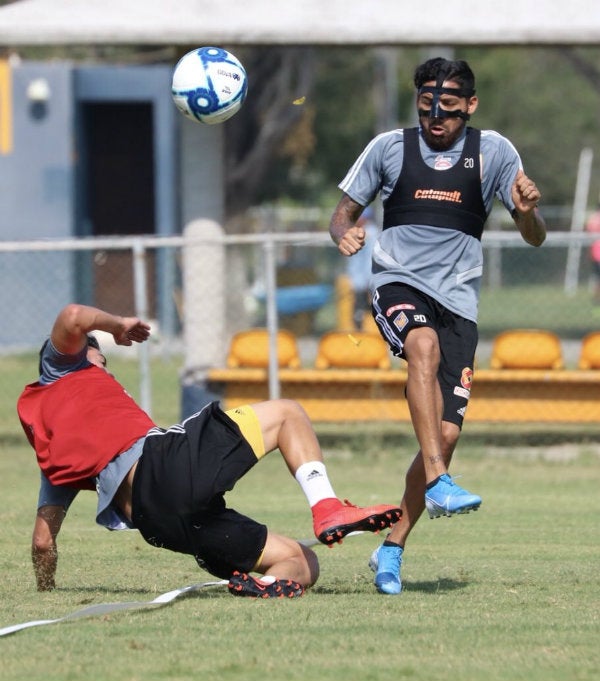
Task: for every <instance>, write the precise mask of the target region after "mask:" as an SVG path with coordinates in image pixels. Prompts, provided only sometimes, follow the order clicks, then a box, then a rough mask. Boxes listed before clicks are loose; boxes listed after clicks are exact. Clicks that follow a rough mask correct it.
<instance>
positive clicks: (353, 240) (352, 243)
mask: <svg viewBox="0 0 600 681" xmlns="http://www.w3.org/2000/svg"><path fill="white" fill-rule="evenodd" d="M365 239H366V232H365V230H364V228H363V227H358V226H357V225H354V227H350V229H349V230H347V231H346V233H345V234H344V236H343V237H342V238H341V239H340V241H339V243H338V250H339V252H340V253H341V254H342V255H347V256H350V255H354V254H355V253H358V251H360V249H361V248H362V247H363V246H364V245H365Z"/></svg>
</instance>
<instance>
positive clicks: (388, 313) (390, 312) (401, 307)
mask: <svg viewBox="0 0 600 681" xmlns="http://www.w3.org/2000/svg"><path fill="white" fill-rule="evenodd" d="M398 310H416V307H415V306H414V305H411V304H410V303H400V305H392V307H388V309H387V310H386V311H385V316H386V317H391V316H392V315H393V314H394V312H397V311H398Z"/></svg>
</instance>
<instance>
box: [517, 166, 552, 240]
mask: <svg viewBox="0 0 600 681" xmlns="http://www.w3.org/2000/svg"><path fill="white" fill-rule="evenodd" d="M541 198H542V195H541V194H540V191H539V189H538V188H537V187H536V184H535V182H534V181H533V180H531V179H530V178H529V177H527V175H525V173H524V172H523V171H522V170H519V172H518V173H517V177H516V178H515V181H514V184H513V188H512V199H513V202H514V204H515V210H514V211H513V215H512V216H513V219H514V221H515V224H516V225H517V227H518V228H519V231H520V232H521V235H522V237H523V239H525V241H526V242H527V243H528V244H530V245H531V246H541V245H542V244H543V243H544V240H545V239H546V223H545V222H544V219H543V218H542V216H541V215H540V213H539V211H538V209H537V204H538V202H539V200H540V199H541Z"/></svg>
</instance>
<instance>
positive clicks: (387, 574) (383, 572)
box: [369, 544, 403, 596]
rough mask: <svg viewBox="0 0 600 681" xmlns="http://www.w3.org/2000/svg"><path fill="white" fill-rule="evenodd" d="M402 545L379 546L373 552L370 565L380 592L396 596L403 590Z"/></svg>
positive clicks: (374, 581)
mask: <svg viewBox="0 0 600 681" xmlns="http://www.w3.org/2000/svg"><path fill="white" fill-rule="evenodd" d="M402 552H403V549H402V548H401V547H400V546H384V545H383V544H382V545H381V546H378V547H377V548H376V549H375V551H373V553H372V554H371V558H370V560H369V567H370V568H371V570H373V572H374V573H375V579H374V580H373V583H374V584H375V586H376V588H377V591H379V593H380V594H388V595H390V596H395V595H397V594H399V593H400V592H401V591H402V581H401V580H400V567H401V565H402Z"/></svg>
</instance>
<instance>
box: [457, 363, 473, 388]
mask: <svg viewBox="0 0 600 681" xmlns="http://www.w3.org/2000/svg"><path fill="white" fill-rule="evenodd" d="M460 384H461V385H462V387H463V388H466V389H467V390H471V386H472V385H473V369H471V367H465V368H464V369H463V370H462V374H461V375H460Z"/></svg>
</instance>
